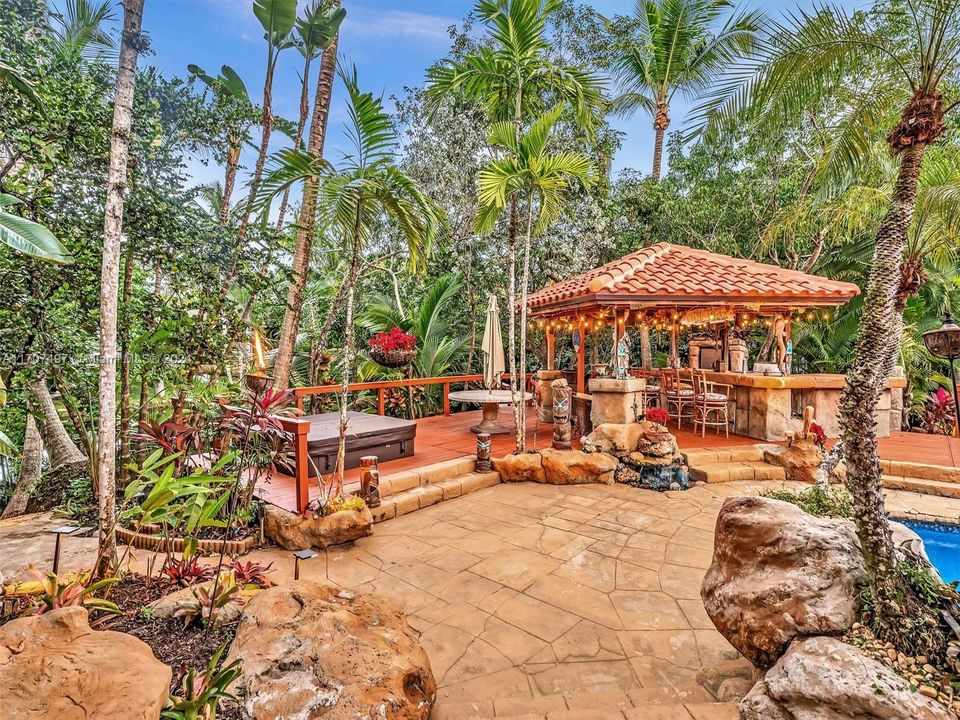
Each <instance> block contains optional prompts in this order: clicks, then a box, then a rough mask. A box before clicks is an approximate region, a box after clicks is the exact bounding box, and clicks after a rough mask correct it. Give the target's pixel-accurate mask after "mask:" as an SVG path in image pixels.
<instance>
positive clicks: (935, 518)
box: [887, 512, 960, 528]
mask: <svg viewBox="0 0 960 720" xmlns="http://www.w3.org/2000/svg"><path fill="white" fill-rule="evenodd" d="M887 517H888V518H890V519H891V520H896V521H897V522H903V521H909V522H925V523H934V524H937V525H951V526H953V527H956V528H960V517H947V516H944V515H930V514H928V513H922V512H891V513H887Z"/></svg>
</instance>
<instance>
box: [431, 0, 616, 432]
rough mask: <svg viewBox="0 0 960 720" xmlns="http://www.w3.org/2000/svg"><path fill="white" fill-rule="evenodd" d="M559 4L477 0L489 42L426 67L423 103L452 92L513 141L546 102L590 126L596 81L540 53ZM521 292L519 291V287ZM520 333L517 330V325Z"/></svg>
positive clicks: (514, 384)
mask: <svg viewBox="0 0 960 720" xmlns="http://www.w3.org/2000/svg"><path fill="white" fill-rule="evenodd" d="M559 7H560V0H479V1H478V2H477V4H476V6H475V8H474V12H475V13H476V14H477V16H479V17H480V19H481V20H482V22H483V23H484V25H486V27H487V30H488V32H489V37H490V41H491V44H490V45H489V46H486V45H484V46H481V47H480V48H478V49H477V50H476V51H474V52H473V53H471V54H469V55H467V56H466V57H465V58H463V59H462V60H458V61H455V60H447V61H445V62H443V63H441V64H440V65H437V66H435V67H433V68H431V69H430V70H429V71H428V73H427V77H428V81H429V86H428V89H427V100H428V103H429V104H430V105H431V106H432V107H434V108H436V107H438V106H439V105H440V104H441V103H443V102H445V101H447V100H448V99H449V97H451V96H453V97H457V98H459V99H461V100H462V101H464V102H468V103H472V104H474V105H479V106H480V107H482V108H484V110H485V111H486V114H487V116H488V118H489V120H490V121H491V122H509V123H511V125H512V128H513V134H514V143H515V144H519V142H520V138H521V135H522V133H523V128H524V125H525V124H526V121H527V120H528V118H532V117H536V116H537V114H538V113H540V112H541V111H542V109H543V108H544V107H549V105H545V103H546V102H549V103H551V104H564V105H569V106H570V107H571V108H572V109H573V112H574V115H575V117H576V119H577V122H578V123H579V124H580V125H581V126H582V127H583V128H585V129H587V130H588V131H589V130H591V129H592V127H593V125H594V116H595V113H596V112H597V110H598V109H600V108H601V107H602V106H603V104H604V100H603V95H602V89H603V82H602V81H601V80H600V79H599V78H598V77H597V76H595V75H593V74H592V73H589V72H586V71H584V70H583V69H581V68H578V67H571V66H560V65H557V64H555V63H553V62H551V61H550V59H549V58H548V51H549V47H550V45H549V41H548V39H547V35H546V31H547V23H548V21H549V18H550V15H551V13H553V12H554V11H556V10H557V9H558V8H559ZM507 201H508V205H509V212H508V215H507V218H508V219H507V265H508V276H509V278H510V287H509V288H508V296H509V297H510V300H509V302H508V305H509V307H508V312H509V318H510V322H509V327H508V329H507V336H508V341H507V344H508V355H509V369H510V390H511V394H512V397H513V400H514V414H515V415H517V416H518V417H519V416H520V412H521V407H522V402H521V400H520V398H521V397H522V396H521V395H519V394H518V393H519V391H520V389H521V388H522V384H521V383H522V380H521V373H523V372H526V368H525V367H524V366H523V365H521V366H520V372H518V368H517V329H516V308H515V307H514V304H513V300H512V298H513V297H514V295H515V292H516V289H515V286H514V283H515V279H516V274H517V273H516V263H517V258H516V243H517V237H518V234H519V215H518V212H517V204H516V203H517V196H516V194H515V193H512V192H511V193H509V194H508V196H507ZM498 216H499V213H498ZM491 230H492V228H491ZM523 294H524V296H526V288H524V289H523ZM524 312H525V310H524ZM521 332H522V333H524V335H525V330H521ZM524 352H525V351H524ZM520 424H521V425H522V424H523V423H520ZM518 432H520V431H519V430H518Z"/></svg>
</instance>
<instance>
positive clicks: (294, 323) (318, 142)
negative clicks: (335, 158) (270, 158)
mask: <svg viewBox="0 0 960 720" xmlns="http://www.w3.org/2000/svg"><path fill="white" fill-rule="evenodd" d="M336 4H337V3H335V4H334V6H333V7H332V8H330V9H328V10H325V11H317V10H315V9H314V10H313V12H312V14H311V13H309V12H308V14H307V16H306V18H305V19H304V20H302V21H300V22H299V23H298V26H297V27H298V33H299V34H300V37H301V40H302V42H303V52H304V58H305V63H306V67H305V69H304V77H305V78H306V76H307V71H308V69H309V65H310V58H311V56H313V55H315V54H316V52H317V51H318V50H322V52H323V56H322V58H321V61H320V74H319V76H318V77H317V89H316V92H315V94H314V100H313V117H312V118H311V120H310V138H309V140H308V143H307V152H308V153H310V154H311V155H313V156H315V157H323V146H324V142H325V140H326V134H327V118H328V117H329V115H330V100H331V98H332V97H333V76H334V71H335V69H336V65H337V41H338V37H339V31H340V25H341V23H342V22H343V19H344V17H345V16H346V11H345V10H343V9H342V8H337V7H336ZM306 89H307V84H306V79H305V80H304V85H303V87H302V92H301V100H300V112H301V117H302V116H303V112H304V110H305V105H304V103H305V100H304V98H305V97H306ZM301 132H302V129H301ZM294 149H295V150H300V147H299V143H296V147H295V148H294ZM317 187H318V178H317V176H315V175H308V176H307V177H306V178H305V179H304V182H303V195H302V197H301V201H300V215H299V217H298V223H297V240H296V247H295V248H294V252H293V276H292V278H291V279H290V287H289V289H288V291H287V307H286V309H285V310H284V314H283V325H282V326H281V328H280V338H279V340H278V343H277V357H276V361H275V362H274V366H273V372H274V377H275V378H276V383H277V387H279V388H285V387H286V386H287V384H288V383H289V381H290V368H291V365H292V362H293V353H294V349H295V346H296V337H297V331H298V329H299V327H300V311H301V308H302V306H303V291H304V288H305V287H306V284H307V276H308V275H309V266H310V256H311V253H312V249H313V239H314V225H315V223H316V217H317V210H316V207H317ZM289 190H290V188H289V187H287V189H286V190H284V201H283V202H285V201H286V198H287V195H288V193H289ZM283 202H281V207H282V205H283ZM340 292H341V293H342V292H345V290H343V289H342V288H341V290H340ZM343 297H344V296H343V295H340V296H339V299H338V300H337V301H336V302H334V304H333V305H332V306H331V311H330V312H329V313H328V315H327V320H326V322H325V323H324V328H325V329H324V330H322V331H321V333H320V337H319V338H318V340H319V346H320V350H321V351H322V350H323V346H324V345H325V344H326V335H327V333H329V332H330V328H331V327H332V326H333V321H334V318H335V317H336V311H337V309H338V307H339V306H340V304H341V303H342V301H343Z"/></svg>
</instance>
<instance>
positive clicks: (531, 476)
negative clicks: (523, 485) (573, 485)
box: [493, 453, 547, 483]
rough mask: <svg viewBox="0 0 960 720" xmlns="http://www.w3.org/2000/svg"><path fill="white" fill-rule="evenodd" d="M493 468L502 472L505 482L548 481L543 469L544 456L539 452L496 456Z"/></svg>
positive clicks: (501, 476) (501, 477) (501, 475)
mask: <svg viewBox="0 0 960 720" xmlns="http://www.w3.org/2000/svg"><path fill="white" fill-rule="evenodd" d="M493 468H494V470H496V471H497V472H498V473H500V479H501V480H502V481H503V482H538V483H542V482H546V481H547V476H546V475H545V474H544V471H543V458H542V457H541V456H540V454H539V453H522V454H520V455H504V456H503V457H502V458H494V460H493Z"/></svg>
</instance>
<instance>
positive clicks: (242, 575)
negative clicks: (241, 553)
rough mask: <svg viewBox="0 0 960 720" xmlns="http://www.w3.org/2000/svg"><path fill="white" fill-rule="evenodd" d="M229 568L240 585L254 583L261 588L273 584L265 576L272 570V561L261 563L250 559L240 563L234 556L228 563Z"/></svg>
mask: <svg viewBox="0 0 960 720" xmlns="http://www.w3.org/2000/svg"><path fill="white" fill-rule="evenodd" d="M230 570H231V572H233V577H234V578H235V579H236V581H237V583H238V584H240V585H244V586H246V585H256V586H258V587H262V588H268V587H271V586H272V585H273V583H272V582H270V579H269V578H268V577H267V575H268V574H269V573H272V572H273V563H268V564H266V565H263V564H261V563H258V562H253V561H250V560H248V561H247V562H245V563H242V562H240V560H239V559H237V558H234V559H233V561H232V562H231V563H230Z"/></svg>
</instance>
